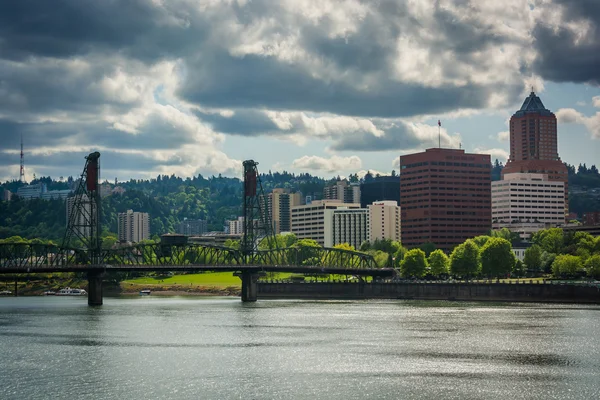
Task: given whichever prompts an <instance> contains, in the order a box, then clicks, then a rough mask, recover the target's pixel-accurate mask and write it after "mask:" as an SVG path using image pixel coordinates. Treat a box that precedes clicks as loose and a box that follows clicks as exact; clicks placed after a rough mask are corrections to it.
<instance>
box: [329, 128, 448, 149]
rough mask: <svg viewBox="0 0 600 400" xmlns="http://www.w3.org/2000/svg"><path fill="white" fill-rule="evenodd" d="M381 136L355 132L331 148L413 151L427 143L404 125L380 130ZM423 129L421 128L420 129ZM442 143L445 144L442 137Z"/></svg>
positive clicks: (416, 132) (342, 138)
mask: <svg viewBox="0 0 600 400" xmlns="http://www.w3.org/2000/svg"><path fill="white" fill-rule="evenodd" d="M379 128H380V130H382V131H383V132H384V134H383V135H382V136H375V135H372V134H370V133H369V132H357V133H356V134H353V135H347V136H344V137H340V138H339V139H338V140H337V141H336V142H335V143H334V145H333V146H332V149H333V150H337V151H389V150H403V149H414V148H418V147H420V146H422V145H423V143H424V142H426V141H427V138H426V137H423V136H422V137H419V135H418V131H417V129H411V128H410V127H409V126H408V125H405V124H399V125H398V124H394V125H393V126H391V127H387V128H382V127H379ZM421 129H423V128H421ZM443 142H446V136H445V135H444V140H443Z"/></svg>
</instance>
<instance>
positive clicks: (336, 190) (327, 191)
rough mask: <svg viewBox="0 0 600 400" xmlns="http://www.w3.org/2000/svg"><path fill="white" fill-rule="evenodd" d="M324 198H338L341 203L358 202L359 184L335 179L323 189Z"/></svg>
mask: <svg viewBox="0 0 600 400" xmlns="http://www.w3.org/2000/svg"><path fill="white" fill-rule="evenodd" d="M323 199H324V200H339V201H341V202H342V203H349V204H355V203H358V204H360V184H359V183H358V182H356V183H348V181H346V180H343V181H337V182H336V183H334V184H333V185H329V186H325V188H324V189H323Z"/></svg>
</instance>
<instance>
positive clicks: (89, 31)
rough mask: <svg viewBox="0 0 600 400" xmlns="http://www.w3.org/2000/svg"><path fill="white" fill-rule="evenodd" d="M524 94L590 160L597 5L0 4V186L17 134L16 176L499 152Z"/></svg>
mask: <svg viewBox="0 0 600 400" xmlns="http://www.w3.org/2000/svg"><path fill="white" fill-rule="evenodd" d="M532 89H533V90H534V91H535V92H536V94H538V95H539V96H540V98H541V99H542V101H543V103H544V105H545V106H546V108H548V109H550V110H551V111H553V112H554V113H555V114H556V116H557V118H558V121H559V125H558V136H559V148H558V150H559V155H560V156H561V158H562V160H563V161H565V162H567V163H569V164H575V165H578V164H580V163H586V164H588V166H589V165H591V164H600V1H598V0H535V1H525V0H503V1H498V0H471V1H469V0H438V1H426V0H397V1H388V0H377V1H343V0H335V1H330V0H314V1H313V0H277V1H274V0H221V1H220V0H110V1H97V0H53V1H43V0H18V1H16V0H15V1H2V2H0V181H5V180H12V179H18V177H19V159H20V141H21V137H22V138H23V142H24V148H25V173H26V180H31V179H32V178H33V176H34V174H35V175H36V176H38V177H40V176H52V177H53V178H59V177H61V176H62V177H67V176H76V175H79V174H80V173H81V170H82V169H83V165H84V163H85V160H84V157H85V156H86V155H87V154H89V153H91V152H93V151H99V152H100V153H101V158H100V160H101V168H102V179H103V180H104V179H108V180H110V181H112V180H114V179H115V178H117V179H118V180H120V181H124V180H129V179H131V178H136V179H137V178H151V177H156V176H157V175H159V174H161V175H164V174H167V175H171V174H175V175H177V176H181V177H189V176H193V175H197V174H202V175H204V176H210V175H218V174H222V175H224V176H238V177H241V162H242V161H243V160H247V159H253V160H255V161H258V162H259V166H258V168H259V171H261V172H266V171H267V170H271V171H283V170H285V171H288V172H295V173H301V172H309V173H311V174H313V175H318V176H323V177H332V176H338V175H339V176H347V175H349V174H351V173H359V174H360V173H364V172H365V171H367V170H369V171H374V172H379V173H382V174H389V173H391V171H392V170H393V169H396V170H397V169H398V162H399V156H400V155H402V154H408V153H412V152H420V151H423V150H424V149H426V148H430V147H437V146H438V140H440V141H441V145H442V147H447V148H459V147H460V148H463V149H465V150H466V151H468V152H477V153H487V154H490V155H491V157H492V160H495V159H498V160H499V161H501V162H505V161H506V159H507V157H508V151H509V142H508V133H507V131H508V121H509V120H510V116H511V115H512V114H513V113H514V112H515V111H516V110H518V109H519V108H520V106H521V104H522V103H523V101H524V99H525V98H526V97H527V96H528V95H529V93H530V92H531V90H532ZM438 121H441V127H439V126H438Z"/></svg>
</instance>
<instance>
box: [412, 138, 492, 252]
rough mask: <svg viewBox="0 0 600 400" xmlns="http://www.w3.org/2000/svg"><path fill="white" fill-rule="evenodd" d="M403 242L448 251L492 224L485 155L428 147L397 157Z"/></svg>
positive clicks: (489, 178)
mask: <svg viewBox="0 0 600 400" xmlns="http://www.w3.org/2000/svg"><path fill="white" fill-rule="evenodd" d="M400 169H401V172H400V191H401V193H402V196H401V197H400V206H401V208H402V210H401V220H402V232H401V237H402V244H403V245H405V246H407V247H418V246H420V245H421V244H423V243H426V242H431V243H435V245H436V246H437V247H438V248H440V249H446V250H448V249H451V248H453V247H454V246H456V245H458V244H460V243H462V242H464V241H465V240H466V239H469V238H472V237H474V236H478V235H484V234H487V233H488V232H489V231H490V229H491V227H492V225H491V221H492V218H491V217H492V215H491V162H490V156H489V154H470V153H465V151H464V150H457V149H441V148H433V149H427V150H426V151H425V152H422V153H416V154H408V155H404V156H401V157H400Z"/></svg>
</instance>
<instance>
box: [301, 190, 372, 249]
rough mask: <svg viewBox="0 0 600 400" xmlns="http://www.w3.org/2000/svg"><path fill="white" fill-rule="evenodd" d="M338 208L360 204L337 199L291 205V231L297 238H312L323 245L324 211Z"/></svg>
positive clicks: (351, 207)
mask: <svg viewBox="0 0 600 400" xmlns="http://www.w3.org/2000/svg"><path fill="white" fill-rule="evenodd" d="M338 208H346V209H358V208H360V204H345V203H342V202H341V201H339V200H315V201H313V202H312V203H311V204H305V205H299V206H294V207H292V233H293V234H295V235H296V237H297V238H298V239H314V240H315V241H317V243H319V244H320V245H321V246H324V245H325V211H326V210H337V209H338Z"/></svg>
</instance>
